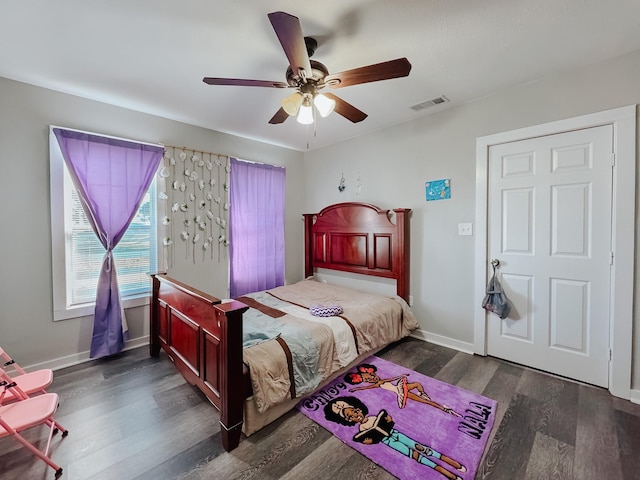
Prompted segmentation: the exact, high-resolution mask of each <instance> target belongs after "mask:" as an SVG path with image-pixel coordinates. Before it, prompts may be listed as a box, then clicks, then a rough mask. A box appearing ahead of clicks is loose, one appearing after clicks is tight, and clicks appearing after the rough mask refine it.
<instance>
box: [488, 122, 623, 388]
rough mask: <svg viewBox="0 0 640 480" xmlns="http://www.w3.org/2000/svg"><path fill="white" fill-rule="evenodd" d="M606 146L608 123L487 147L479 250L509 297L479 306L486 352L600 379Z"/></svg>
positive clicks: (606, 309) (608, 203) (605, 349)
mask: <svg viewBox="0 0 640 480" xmlns="http://www.w3.org/2000/svg"><path fill="white" fill-rule="evenodd" d="M612 152H613V127H612V126H611V125H605V126H599V127H593V128H586V129H582V130H575V131H571V132H567V133H559V134H555V135H548V136H543V137H538V138H532V139H527V140H521V141H516V142H510V143H504V144H500V145H495V146H491V147H490V149H489V164H488V168H489V172H488V173H489V183H488V194H489V195H488V225H487V234H488V255H489V259H497V260H499V261H500V267H499V268H498V274H499V279H500V281H501V283H502V286H503V287H504V289H505V292H506V294H507V296H508V297H509V299H510V300H511V302H512V304H513V307H512V310H511V314H510V315H509V317H508V318H506V319H504V320H501V319H500V318H498V317H497V316H496V315H494V314H489V315H488V317H487V353H488V354H489V355H492V356H495V357H499V358H503V359H506V360H509V361H513V362H516V363H519V364H522V365H527V366H530V367H534V368H537V369H540V370H544V371H548V372H552V373H556V374H559V375H563V376H566V377H570V378H573V379H577V380H581V381H584V382H587V383H590V384H594V385H599V386H602V387H608V385H609V358H610V351H609V327H610V287H611V280H610V275H611V264H612V261H613V257H612V253H611V248H612V247H611V235H612V224H611V217H612V214H611V211H612V158H613V157H612ZM629 201H633V199H630V200H629ZM489 270H490V269H489ZM487 280H488V279H487Z"/></svg>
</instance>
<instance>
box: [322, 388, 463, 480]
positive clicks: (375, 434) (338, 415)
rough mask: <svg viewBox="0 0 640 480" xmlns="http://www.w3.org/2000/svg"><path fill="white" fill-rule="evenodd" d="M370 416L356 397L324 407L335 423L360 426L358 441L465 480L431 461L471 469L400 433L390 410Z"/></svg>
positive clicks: (452, 477)
mask: <svg viewBox="0 0 640 480" xmlns="http://www.w3.org/2000/svg"><path fill="white" fill-rule="evenodd" d="M368 413H369V409H368V408H367V406H366V405H365V404H364V403H362V402H361V401H360V400H358V399H357V398H355V397H337V398H334V399H333V400H331V401H330V402H329V403H327V404H326V405H325V407H324V416H325V418H326V419H327V420H329V421H331V422H335V423H339V424H340V425H346V426H353V425H356V424H360V425H359V427H358V433H357V434H355V435H354V436H353V441H354V442H358V443H362V444H365V445H372V444H376V443H384V444H385V445H387V446H388V447H391V448H392V449H394V450H395V451H396V452H399V453H401V454H403V455H405V456H407V457H409V458H413V459H414V460H415V461H416V462H418V463H420V464H422V465H425V466H427V467H429V468H432V469H434V470H435V471H436V472H438V473H440V474H441V475H444V476H445V477H446V478H448V479H451V480H462V478H461V477H460V476H458V475H457V474H455V473H452V472H450V471H449V470H447V469H446V468H444V467H443V466H442V465H438V464H437V463H435V462H434V461H433V460H431V458H435V459H437V460H440V461H442V462H444V463H445V464H447V465H448V466H451V467H453V468H455V469H456V470H458V471H459V472H463V473H464V472H466V471H467V468H466V467H465V466H464V465H462V464H461V463H460V462H458V461H456V460H454V459H453V458H450V457H448V456H446V455H444V454H442V453H440V452H436V451H435V450H433V449H432V448H430V447H428V446H426V445H423V444H422V443H419V442H416V441H415V440H412V439H411V438H409V437H407V436H406V435H405V434H403V433H402V432H400V431H399V430H397V429H396V428H395V422H394V421H393V418H391V415H389V414H388V413H387V411H386V410H384V409H382V410H380V412H379V413H378V414H377V415H375V416H367V414H368ZM429 457H431V458H429Z"/></svg>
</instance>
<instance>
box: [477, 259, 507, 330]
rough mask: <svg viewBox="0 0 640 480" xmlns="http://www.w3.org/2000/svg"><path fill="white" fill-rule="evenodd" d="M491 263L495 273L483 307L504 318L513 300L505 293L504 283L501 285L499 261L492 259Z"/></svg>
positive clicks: (490, 281) (488, 286)
mask: <svg viewBox="0 0 640 480" xmlns="http://www.w3.org/2000/svg"><path fill="white" fill-rule="evenodd" d="M491 265H492V266H493V275H492V276H491V280H489V284H488V285H487V294H486V295H485V297H484V299H483V300H482V308H484V309H485V310H486V311H487V312H492V313H495V314H496V315H498V317H500V318H502V319H504V318H507V316H508V315H509V311H510V310H511V302H510V301H509V299H508V298H507V296H506V295H505V293H504V290H502V285H500V281H499V280H498V277H497V276H496V267H497V266H498V265H499V262H497V261H492V262H491Z"/></svg>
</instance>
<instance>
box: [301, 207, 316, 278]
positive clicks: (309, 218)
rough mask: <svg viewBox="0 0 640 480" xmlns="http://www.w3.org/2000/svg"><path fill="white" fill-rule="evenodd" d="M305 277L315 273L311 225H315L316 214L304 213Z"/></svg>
mask: <svg viewBox="0 0 640 480" xmlns="http://www.w3.org/2000/svg"><path fill="white" fill-rule="evenodd" d="M302 216H303V217H304V278H309V277H311V276H312V275H313V235H311V227H313V218H314V217H315V214H313V213H304V214H302Z"/></svg>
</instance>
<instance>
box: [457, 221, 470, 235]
mask: <svg viewBox="0 0 640 480" xmlns="http://www.w3.org/2000/svg"><path fill="white" fill-rule="evenodd" d="M458 235H473V224H472V223H459V224H458Z"/></svg>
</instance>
